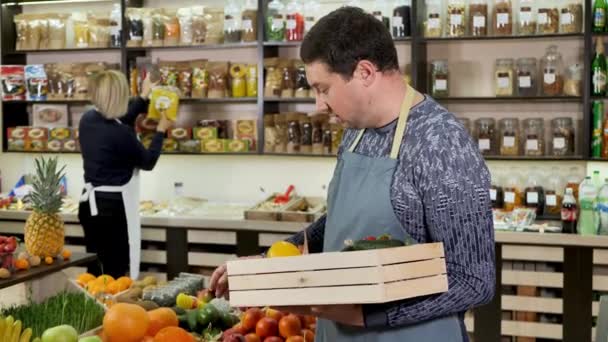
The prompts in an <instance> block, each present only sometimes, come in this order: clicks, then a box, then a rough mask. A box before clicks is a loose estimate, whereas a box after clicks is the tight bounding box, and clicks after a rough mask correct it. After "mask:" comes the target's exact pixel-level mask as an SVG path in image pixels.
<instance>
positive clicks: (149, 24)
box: [141, 8, 155, 46]
mask: <svg viewBox="0 0 608 342" xmlns="http://www.w3.org/2000/svg"><path fill="white" fill-rule="evenodd" d="M154 11H155V10H154V9H153V8H142V22H143V25H144V34H143V38H142V43H141V44H142V45H143V46H154V29H153V27H154V20H153V19H152V17H153V13H154Z"/></svg>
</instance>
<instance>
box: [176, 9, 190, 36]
mask: <svg viewBox="0 0 608 342" xmlns="http://www.w3.org/2000/svg"><path fill="white" fill-rule="evenodd" d="M177 18H178V20H179V30H180V31H179V44H180V45H192V42H193V39H194V35H193V33H192V10H191V8H190V7H186V8H180V9H179V10H177Z"/></svg>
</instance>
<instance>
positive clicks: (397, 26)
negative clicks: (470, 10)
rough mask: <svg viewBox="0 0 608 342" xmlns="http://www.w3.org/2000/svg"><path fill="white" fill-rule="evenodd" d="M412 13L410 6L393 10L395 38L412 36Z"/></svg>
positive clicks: (392, 20) (392, 25)
mask: <svg viewBox="0 0 608 342" xmlns="http://www.w3.org/2000/svg"><path fill="white" fill-rule="evenodd" d="M463 6H464V5H463ZM411 11H412V8H411V7H410V5H409V4H407V5H404V6H397V7H395V8H394V9H393V17H392V18H391V27H392V30H391V33H392V34H393V38H405V37H409V36H411V35H412V26H411V22H410V20H411ZM463 19H464V18H463ZM463 27H464V29H465V30H466V21H465V20H463Z"/></svg>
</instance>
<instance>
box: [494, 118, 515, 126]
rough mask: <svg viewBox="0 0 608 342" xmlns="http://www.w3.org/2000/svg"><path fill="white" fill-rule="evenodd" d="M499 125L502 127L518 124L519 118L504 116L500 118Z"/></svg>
mask: <svg viewBox="0 0 608 342" xmlns="http://www.w3.org/2000/svg"><path fill="white" fill-rule="evenodd" d="M499 123H500V125H501V126H504V127H517V126H519V119H516V118H505V119H501V120H500V122H499Z"/></svg>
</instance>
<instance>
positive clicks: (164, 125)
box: [156, 113, 173, 133]
mask: <svg viewBox="0 0 608 342" xmlns="http://www.w3.org/2000/svg"><path fill="white" fill-rule="evenodd" d="M171 127H173V121H171V120H169V119H167V116H166V115H165V113H162V114H161V117H160V121H159V122H158V126H156V131H157V132H160V133H165V132H167V130H168V129H170V128H171Z"/></svg>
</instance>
